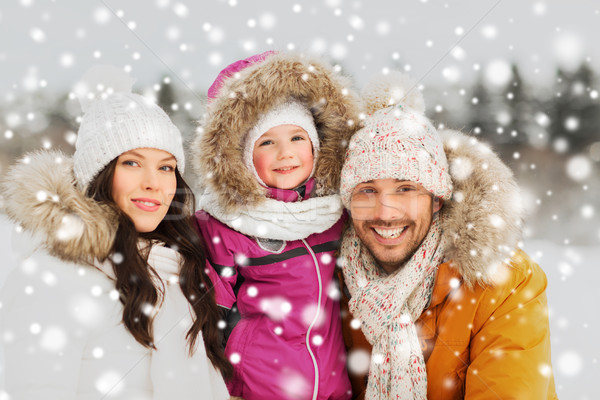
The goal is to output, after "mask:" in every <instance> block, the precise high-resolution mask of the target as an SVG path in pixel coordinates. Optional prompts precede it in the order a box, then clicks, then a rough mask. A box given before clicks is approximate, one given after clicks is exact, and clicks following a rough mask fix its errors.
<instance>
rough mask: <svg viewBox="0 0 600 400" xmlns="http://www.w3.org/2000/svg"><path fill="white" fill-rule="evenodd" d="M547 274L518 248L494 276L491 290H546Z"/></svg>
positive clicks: (513, 292)
mask: <svg viewBox="0 0 600 400" xmlns="http://www.w3.org/2000/svg"><path fill="white" fill-rule="evenodd" d="M546 285H547V279H546V274H545V273H544V271H543V270H542V268H540V266H539V265H538V264H537V263H536V262H535V261H533V260H532V259H531V257H529V256H528V255H527V254H526V253H525V252H524V251H523V250H517V251H515V253H514V254H513V255H512V257H511V258H510V260H509V261H508V262H506V263H502V264H501V265H500V266H499V267H498V270H497V271H496V273H495V274H494V275H493V276H492V282H491V284H490V291H501V292H505V291H508V292H510V293H511V294H515V293H517V292H524V291H531V290H534V288H535V289H536V290H535V291H536V292H537V291H540V290H542V291H543V290H545V289H546Z"/></svg>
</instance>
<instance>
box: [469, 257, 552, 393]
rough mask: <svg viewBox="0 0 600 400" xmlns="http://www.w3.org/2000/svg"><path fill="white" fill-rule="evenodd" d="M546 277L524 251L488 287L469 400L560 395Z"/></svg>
mask: <svg viewBox="0 0 600 400" xmlns="http://www.w3.org/2000/svg"><path fill="white" fill-rule="evenodd" d="M546 285H547V280H546V275H545V274H544V272H543V271H542V269H541V268H540V267H539V266H538V265H537V264H535V263H534V262H533V261H531V260H530V259H529V257H528V256H527V255H526V254H525V253H523V252H518V253H517V254H516V255H515V257H513V259H512V263H511V266H510V267H508V268H506V269H505V270H503V271H501V272H500V274H499V279H498V284H497V285H495V286H493V287H490V288H488V289H487V290H486V294H485V295H484V296H483V298H482V300H481V301H482V302H481V303H480V307H479V310H478V312H477V315H476V316H475V320H474V324H473V325H474V326H473V330H472V332H476V333H475V334H474V336H473V337H472V338H471V345H470V365H469V368H468V370H467V376H466V384H465V399H469V400H475V399H490V398H502V399H508V398H512V399H554V398H556V392H555V390H554V378H553V374H552V368H551V363H550V328H549V323H548V305H547V300H546Z"/></svg>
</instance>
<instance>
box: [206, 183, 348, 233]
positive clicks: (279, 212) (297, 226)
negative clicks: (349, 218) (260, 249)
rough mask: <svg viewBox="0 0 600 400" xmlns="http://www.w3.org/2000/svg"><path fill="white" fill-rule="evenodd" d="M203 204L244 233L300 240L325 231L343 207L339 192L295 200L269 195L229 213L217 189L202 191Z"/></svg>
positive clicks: (210, 212)
mask: <svg viewBox="0 0 600 400" xmlns="http://www.w3.org/2000/svg"><path fill="white" fill-rule="evenodd" d="M200 208H201V209H202V210H204V211H206V212H207V213H209V214H210V215H211V216H213V217H214V218H216V219H217V220H219V221H221V222H222V223H224V224H225V225H227V226H229V227H230V228H231V229H233V230H235V231H238V232H240V233H243V234H244V235H247V236H252V237H257V238H261V239H278V240H300V239H305V238H307V237H308V236H310V235H312V234H313V233H321V232H325V231H326V230H327V229H329V228H331V227H332V226H333V225H334V224H335V223H336V222H337V221H338V220H339V219H340V218H341V216H342V212H343V210H344V207H343V206H342V202H341V200H340V196H339V195H330V196H324V197H313V198H310V199H307V200H304V201H297V202H292V203H286V202H284V201H279V200H275V199H269V198H267V199H264V200H263V201H262V202H261V203H260V204H259V205H257V206H248V207H245V208H242V209H240V210H238V211H236V212H232V213H227V212H225V210H223V208H222V207H221V204H220V202H219V198H218V197H217V195H216V194H214V193H205V194H204V195H202V197H201V198H200Z"/></svg>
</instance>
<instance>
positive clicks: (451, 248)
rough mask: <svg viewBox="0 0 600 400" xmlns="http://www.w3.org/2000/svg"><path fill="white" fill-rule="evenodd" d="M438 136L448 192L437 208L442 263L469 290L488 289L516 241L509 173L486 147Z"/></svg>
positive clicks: (459, 136) (519, 213)
mask: <svg viewBox="0 0 600 400" xmlns="http://www.w3.org/2000/svg"><path fill="white" fill-rule="evenodd" d="M439 133H440V135H441V136H442V139H443V141H444V151H445V152H446V157H447V158H448V163H449V165H450V175H451V177H452V185H453V187H454V188H453V192H452V198H451V199H450V200H449V201H446V202H445V203H444V205H443V207H442V214H443V218H442V229H443V232H444V236H445V237H446V239H447V243H448V248H447V250H446V258H447V259H449V260H451V261H452V263H453V265H454V266H455V267H456V268H458V269H459V271H460V274H461V275H462V277H463V279H464V281H465V284H467V285H468V286H469V287H471V286H473V285H475V284H476V283H477V284H481V285H489V284H492V283H493V275H494V272H495V271H496V268H497V266H498V265H499V264H500V263H502V262H506V261H507V260H508V259H509V258H510V257H511V255H512V254H513V252H514V251H515V249H516V247H517V246H518V242H519V240H521V231H522V220H523V213H524V209H523V205H522V202H521V195H520V189H519V187H518V185H517V183H516V181H515V178H514V176H513V173H512V171H511V170H510V168H508V167H507V166H506V165H505V164H504V163H503V162H502V161H501V160H500V158H499V157H498V156H497V155H496V154H494V152H493V151H492V150H491V149H490V148H489V147H488V146H487V145H485V144H483V143H481V142H480V141H478V140H477V139H476V138H474V137H471V136H468V135H465V134H463V133H460V132H458V131H453V130H444V131H441V132H439Z"/></svg>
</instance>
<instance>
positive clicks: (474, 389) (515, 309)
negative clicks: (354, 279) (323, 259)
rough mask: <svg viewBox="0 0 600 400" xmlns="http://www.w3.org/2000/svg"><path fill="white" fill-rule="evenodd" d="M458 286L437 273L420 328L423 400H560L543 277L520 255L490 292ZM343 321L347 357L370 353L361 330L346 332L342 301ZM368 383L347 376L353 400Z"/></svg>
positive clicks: (454, 276)
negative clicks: (425, 399)
mask: <svg viewBox="0 0 600 400" xmlns="http://www.w3.org/2000/svg"><path fill="white" fill-rule="evenodd" d="M340 278H343V277H342V276H341V274H340ZM463 283H464V282H463V278H462V277H461V275H460V273H459V272H458V270H457V269H456V268H453V267H452V266H451V265H450V264H449V263H445V264H442V265H440V267H439V269H438V272H437V276H436V282H435V286H434V289H433V295H432V299H431V302H430V305H429V307H428V308H427V309H426V310H425V311H424V312H423V314H422V315H421V317H420V319H419V320H418V321H417V328H418V331H419V338H420V342H421V347H422V350H423V355H424V357H425V361H426V363H427V397H428V399H430V400H437V399H440V400H442V399H443V400H451V399H469V400H475V399H503V400H504V399H527V400H529V399H557V396H556V391H555V388H554V377H553V374H552V367H551V363H550V330H549V325H548V307H547V301H546V292H545V290H546V285H547V281H546V275H545V274H544V272H543V271H542V269H541V268H540V267H539V266H538V265H537V264H536V263H534V262H533V261H532V260H531V259H530V258H529V257H528V256H527V255H526V254H525V253H524V252H522V251H519V252H517V253H516V254H515V255H514V256H513V258H512V259H511V262H510V265H503V266H502V267H501V269H500V270H499V271H498V272H497V274H496V275H495V276H494V284H493V286H492V285H490V286H487V287H482V286H480V285H477V286H475V287H474V288H473V289H469V288H468V287H467V285H464V284H463ZM344 292H345V291H344ZM343 315H344V340H345V342H346V346H347V348H348V351H349V354H351V352H352V351H354V350H356V349H366V350H368V351H369V352H370V351H371V346H370V345H369V343H368V342H367V340H366V339H365V337H364V336H363V334H362V332H361V330H360V328H359V329H352V328H351V326H350V321H351V320H352V316H351V315H350V313H349V311H348V298H347V297H346V296H344V298H343ZM367 376H368V374H367V375H361V376H357V375H355V374H353V373H352V372H350V378H351V381H352V388H353V393H354V396H353V398H355V399H362V398H363V397H364V392H365V389H366V385H365V383H366V381H367Z"/></svg>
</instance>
